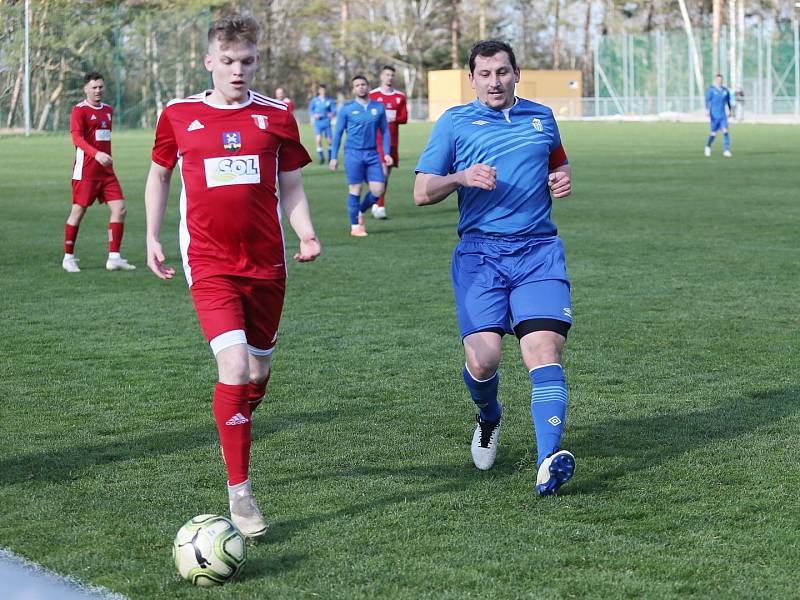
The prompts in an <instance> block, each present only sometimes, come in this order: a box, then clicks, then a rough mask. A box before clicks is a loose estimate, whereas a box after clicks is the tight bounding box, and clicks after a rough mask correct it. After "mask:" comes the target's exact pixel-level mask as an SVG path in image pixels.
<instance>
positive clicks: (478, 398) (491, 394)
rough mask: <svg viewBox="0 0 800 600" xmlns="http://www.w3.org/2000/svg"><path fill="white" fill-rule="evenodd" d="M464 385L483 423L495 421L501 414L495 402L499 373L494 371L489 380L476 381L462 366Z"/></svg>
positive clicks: (498, 404)
mask: <svg viewBox="0 0 800 600" xmlns="http://www.w3.org/2000/svg"><path fill="white" fill-rule="evenodd" d="M464 383H466V384H467V389H468V390H469V395H470V396H472V401H473V402H474V403H475V405H476V406H477V407H478V409H479V410H480V413H481V419H483V420H484V421H497V420H498V419H499V418H500V416H501V415H502V414H503V410H502V408H500V403H499V402H498V401H497V387H498V385H499V384H500V373H498V372H497V371H495V373H494V375H492V376H491V377H490V378H489V379H484V380H483V381H478V380H477V379H475V378H474V377H473V376H472V373H470V372H469V369H467V367H466V366H464Z"/></svg>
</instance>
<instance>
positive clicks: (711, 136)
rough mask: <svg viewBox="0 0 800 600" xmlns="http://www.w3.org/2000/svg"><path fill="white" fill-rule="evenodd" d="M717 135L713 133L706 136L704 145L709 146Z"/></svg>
mask: <svg viewBox="0 0 800 600" xmlns="http://www.w3.org/2000/svg"><path fill="white" fill-rule="evenodd" d="M715 137H717V136H715V135H710V136H708V141H707V142H706V146H711V144H713V143H714V138H715Z"/></svg>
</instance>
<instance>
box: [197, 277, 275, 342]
mask: <svg viewBox="0 0 800 600" xmlns="http://www.w3.org/2000/svg"><path fill="white" fill-rule="evenodd" d="M191 291H192V300H194V309H195V311H196V312H197V319H198V320H199V321H200V327H201V328H202V330H203V334H204V335H205V336H206V339H207V340H208V343H209V344H210V345H211V350H213V352H214V355H215V356H216V354H217V353H218V352H219V351H220V350H224V349H225V348H228V347H230V346H233V345H236V344H247V349H248V351H249V352H250V354H253V355H256V356H269V355H270V354H272V349H273V348H274V347H275V342H276V340H277V338H278V324H279V323H280V320H281V311H282V310H283V297H284V293H285V291H286V280H285V279H251V278H249V277H234V276H226V275H215V276H213V277H207V278H205V279H201V280H200V281H195V282H194V283H193V284H192V287H191Z"/></svg>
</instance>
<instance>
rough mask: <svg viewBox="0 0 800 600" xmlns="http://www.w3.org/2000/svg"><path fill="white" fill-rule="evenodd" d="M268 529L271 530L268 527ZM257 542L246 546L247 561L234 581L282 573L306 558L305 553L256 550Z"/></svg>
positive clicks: (298, 564)
mask: <svg viewBox="0 0 800 600" xmlns="http://www.w3.org/2000/svg"><path fill="white" fill-rule="evenodd" d="M270 531H272V530H271V529H270ZM263 545H264V544H263V543H260V544H257V545H255V546H254V547H252V548H248V556H247V563H246V564H245V566H244V569H243V570H242V572H241V573H239V574H238V575H237V576H236V579H235V581H248V580H250V579H264V578H265V577H270V576H274V575H283V574H285V573H287V572H289V571H292V570H294V569H298V568H300V567H301V566H302V563H303V562H305V561H306V560H307V559H308V555H306V554H278V555H273V554H270V553H269V552H267V551H264V550H263V549H262V550H258V546H263Z"/></svg>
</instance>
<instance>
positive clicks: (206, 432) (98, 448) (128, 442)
mask: <svg viewBox="0 0 800 600" xmlns="http://www.w3.org/2000/svg"><path fill="white" fill-rule="evenodd" d="M353 414H355V409H354V413H353ZM351 417H353V415H351V414H347V413H343V411H342V410H341V409H340V408H339V409H336V410H331V409H325V410H317V411H308V412H301V413H296V414H294V415H292V418H291V419H289V418H280V419H278V418H273V419H269V418H267V419H263V418H262V419H261V420H260V422H258V423H257V425H256V427H257V434H256V435H258V436H268V435H269V434H270V433H273V432H276V431H283V430H286V429H288V428H292V427H302V426H304V425H308V424H314V423H323V424H324V423H330V422H332V421H334V420H340V419H342V418H351ZM262 421H263V422H262ZM86 435H95V432H86ZM106 438H107V439H105V440H103V441H97V442H94V443H86V444H79V445H75V446H70V447H67V448H52V449H48V448H43V449H42V450H40V451H37V452H30V453H28V454H22V455H19V456H11V457H7V458H4V459H3V460H0V484H3V485H11V484H14V483H24V482H31V481H47V482H60V481H68V480H77V479H80V478H82V476H83V473H84V471H86V470H87V469H91V468H92V467H98V466H103V465H108V464H111V463H115V462H122V461H130V460H136V459H139V458H145V457H148V458H149V457H152V456H157V455H167V454H172V453H174V452H181V451H184V450H191V449H194V448H201V447H205V446H210V445H215V444H217V443H218V442H217V439H218V438H217V431H216V428H215V427H214V422H213V419H212V418H211V415H210V407H209V418H208V422H207V424H206V425H204V426H202V427H193V428H189V427H187V428H183V429H175V430H164V431H158V432H154V433H151V434H149V435H144V436H140V435H124V436H106Z"/></svg>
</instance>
